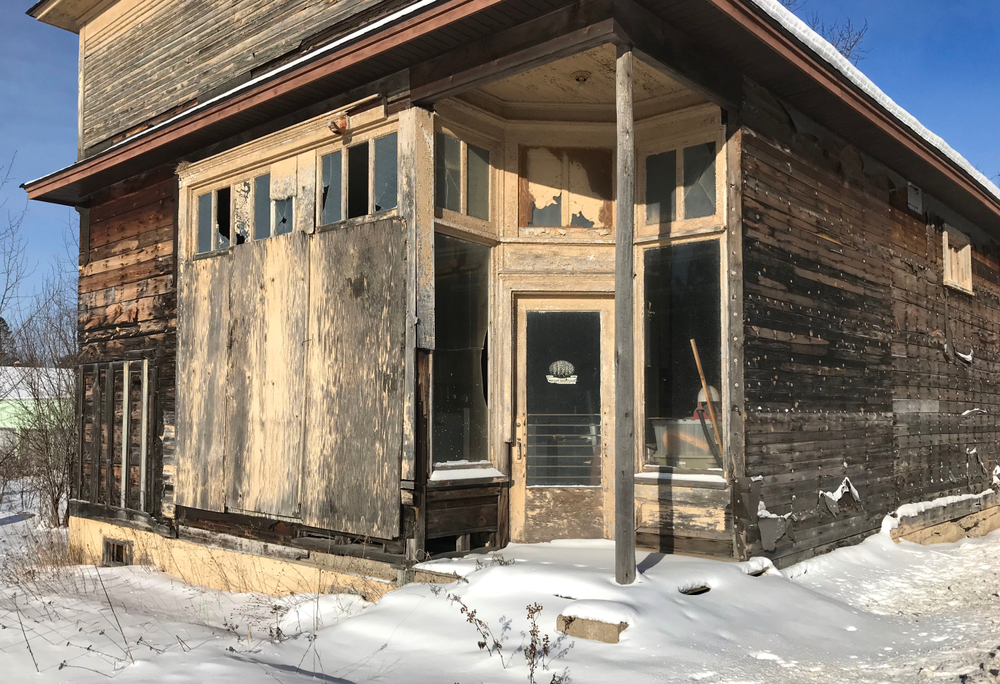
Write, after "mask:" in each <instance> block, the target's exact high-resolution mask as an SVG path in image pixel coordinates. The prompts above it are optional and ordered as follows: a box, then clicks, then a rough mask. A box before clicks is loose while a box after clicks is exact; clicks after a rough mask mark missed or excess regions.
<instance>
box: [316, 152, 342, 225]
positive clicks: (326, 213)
mask: <svg viewBox="0 0 1000 684" xmlns="http://www.w3.org/2000/svg"><path fill="white" fill-rule="evenodd" d="M342 157H343V155H342V154H341V152H340V150H337V151H336V152H334V153H332V154H327V155H324V156H323V159H322V166H323V196H322V197H320V207H321V209H320V219H319V221H320V224H321V225H324V226H325V225H327V224H329V223H336V222H337V221H340V220H341V219H342V218H343V209H342V207H341V199H342V197H343V185H342V183H343V166H342V161H341V159H342Z"/></svg>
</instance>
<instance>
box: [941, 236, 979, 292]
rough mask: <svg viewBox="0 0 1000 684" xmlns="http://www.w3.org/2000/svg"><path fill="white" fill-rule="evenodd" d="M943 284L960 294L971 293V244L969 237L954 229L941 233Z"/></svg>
mask: <svg viewBox="0 0 1000 684" xmlns="http://www.w3.org/2000/svg"><path fill="white" fill-rule="evenodd" d="M941 239H942V254H943V255H944V284H945V285H947V286H949V287H953V288H955V289H957V290H961V291H962V292H967V293H970V294H971V293H972V244H971V243H970V242H969V237H968V236H967V235H965V234H963V233H960V232H958V231H957V230H955V229H954V228H950V227H947V226H946V227H945V229H944V232H943V233H942V238H941Z"/></svg>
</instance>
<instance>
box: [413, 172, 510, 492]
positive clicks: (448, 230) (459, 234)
mask: <svg viewBox="0 0 1000 684" xmlns="http://www.w3.org/2000/svg"><path fill="white" fill-rule="evenodd" d="M491 167H492V163H491ZM438 235H444V236H446V237H449V238H453V239H456V240H464V241H466V242H471V243H473V244H477V245H480V246H483V247H488V248H489V250H490V258H489V270H488V272H487V280H486V345H487V359H486V377H484V378H483V381H484V382H485V383H486V458H485V459H484V460H482V461H475V462H470V463H463V462H462V461H442V462H440V463H435V462H434V439H433V431H431V435H429V437H430V439H429V440H428V457H427V461H428V464H427V467H428V471H427V472H428V475H430V474H433V473H434V472H447V471H449V470H466V469H474V468H481V469H483V470H488V469H491V468H497V465H496V464H495V462H494V454H493V449H494V445H495V436H494V432H493V424H494V419H495V415H496V413H495V410H496V406H495V401H494V399H495V397H496V391H495V389H496V388H495V387H494V382H500V378H499V377H498V375H497V373H496V364H497V354H498V353H500V349H499V345H500V342H499V340H497V339H496V337H495V335H496V326H495V321H494V318H493V316H494V311H495V308H494V307H495V302H494V293H493V289H494V287H495V285H496V282H497V273H496V265H497V258H498V256H497V251H498V250H497V249H496V248H497V247H498V246H499V244H500V243H498V242H497V241H496V240H495V239H490V238H489V237H488V236H484V235H479V234H476V233H470V232H467V231H465V230H461V229H456V228H455V227H453V226H450V225H448V224H447V223H444V222H442V221H441V220H440V219H438V220H436V221H435V223H434V237H435V239H436V238H437V236H438ZM434 292H435V305H434V319H435V321H436V320H437V317H438V311H437V282H436V281H435V285H434ZM434 372H435V371H434V360H433V356H432V357H431V369H430V377H431V380H430V385H431V388H432V391H431V400H430V411H429V413H430V417H429V419H430V420H431V421H433V420H434V392H433V387H434ZM438 479H439V480H442V479H443V480H444V481H447V477H444V478H438Z"/></svg>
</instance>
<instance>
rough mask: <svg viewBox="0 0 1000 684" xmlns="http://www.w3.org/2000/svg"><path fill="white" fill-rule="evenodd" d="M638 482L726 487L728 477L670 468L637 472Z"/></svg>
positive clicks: (715, 487)
mask: <svg viewBox="0 0 1000 684" xmlns="http://www.w3.org/2000/svg"><path fill="white" fill-rule="evenodd" d="M635 481H636V483H637V484H673V485H678V486H681V487H700V488H702V489H725V488H726V487H727V484H726V478H724V477H723V476H722V475H713V474H711V473H678V472H673V471H669V470H660V471H656V470H654V471H647V472H642V473H636V476H635Z"/></svg>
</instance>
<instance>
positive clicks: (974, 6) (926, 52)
mask: <svg viewBox="0 0 1000 684" xmlns="http://www.w3.org/2000/svg"><path fill="white" fill-rule="evenodd" d="M317 1H318V0H317ZM31 5H32V0H2V2H0V23H3V25H4V26H6V27H7V28H6V30H5V31H4V40H2V41H0V163H3V164H5V163H6V162H7V161H8V160H9V159H10V158H11V156H12V155H14V154H15V153H16V154H17V159H16V161H15V163H14V169H13V180H14V182H13V183H11V184H10V185H8V186H7V187H6V188H4V189H3V190H2V191H0V196H2V197H5V198H7V207H6V208H7V209H18V208H20V207H23V206H24V204H25V196H24V193H23V191H21V190H19V189H18V188H17V187H16V186H18V185H20V184H21V183H22V182H24V181H26V180H32V179H35V178H38V177H40V176H43V175H45V174H47V173H49V172H51V171H55V170H57V169H60V168H62V167H64V166H67V165H69V164H71V163H73V162H74V161H75V160H76V108H77V99H76V98H77V93H76V89H77V76H76V68H77V50H78V48H77V37H76V36H75V35H73V34H71V33H68V32H66V31H62V30H60V29H56V28H53V27H51V26H47V25H45V24H41V23H38V22H36V21H35V20H33V19H31V18H30V17H28V16H26V15H25V14H24V12H25V11H26V10H27V9H28V8H29V7H30V6H31ZM814 12H815V13H816V14H818V15H819V17H820V18H821V19H823V20H824V21H826V22H828V23H829V22H831V21H838V20H842V19H843V18H844V17H848V16H849V17H851V18H852V19H853V20H854V22H855V23H862V22H863V21H864V20H867V21H868V27H869V28H868V35H867V37H866V40H865V46H866V47H867V48H868V49H869V52H868V53H867V56H866V57H865V58H864V59H863V60H862V61H861V62H860V64H859V66H860V68H861V70H862V71H864V72H865V73H866V74H867V75H868V76H869V78H871V79H872V80H873V81H874V82H875V83H876V84H878V85H879V87H881V88H882V90H884V91H885V92H886V93H887V94H888V95H889V96H890V97H892V98H893V99H894V100H896V101H897V102H898V103H899V104H901V105H902V106H903V107H904V108H906V109H908V110H909V111H910V112H911V113H912V114H914V115H915V116H916V117H917V118H918V119H920V121H921V122H922V123H923V124H924V125H926V126H927V127H928V128H930V129H931V130H932V131H934V132H935V133H937V134H938V135H940V136H942V137H943V138H944V139H945V140H947V141H948V142H949V143H950V144H951V145H952V147H954V148H955V149H957V150H958V151H959V152H960V153H962V154H963V155H965V156H966V157H967V158H968V159H969V160H970V161H971V162H972V163H973V164H974V165H975V166H977V167H978V168H979V169H980V170H981V171H983V172H984V173H985V174H986V175H987V176H991V177H992V176H995V175H996V174H998V173H1000V134H998V132H997V124H996V115H997V112H1000V78H998V67H1000V2H998V1H997V0H951V1H950V2H943V1H942V0H874V1H873V0H805V4H804V5H803V6H802V7H801V9H799V11H798V13H799V15H800V16H802V17H803V18H807V19H808V17H810V16H811V15H812V14H813V13H814ZM70 223H71V224H72V225H73V226H74V227H73V230H75V225H76V213H75V212H73V211H72V210H67V209H66V208H64V207H55V206H51V205H46V204H42V203H39V202H31V203H30V204H29V206H28V214H27V217H26V219H25V231H26V233H27V237H28V244H29V249H28V257H29V259H30V260H31V262H32V263H33V264H36V268H35V274H34V276H33V278H32V279H31V282H30V283H29V287H35V286H38V285H39V284H40V282H41V278H42V277H43V276H44V274H45V273H46V272H47V270H48V263H49V262H50V261H51V260H52V259H53V258H55V257H56V256H58V255H60V254H63V253H64V245H65V239H66V234H67V230H68V228H67V226H68V224H70Z"/></svg>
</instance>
